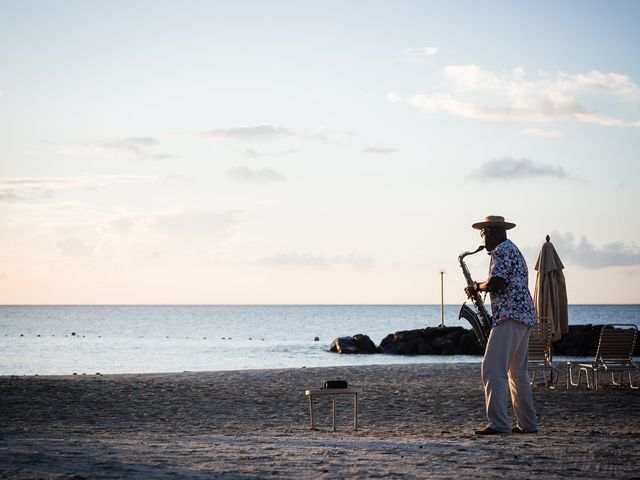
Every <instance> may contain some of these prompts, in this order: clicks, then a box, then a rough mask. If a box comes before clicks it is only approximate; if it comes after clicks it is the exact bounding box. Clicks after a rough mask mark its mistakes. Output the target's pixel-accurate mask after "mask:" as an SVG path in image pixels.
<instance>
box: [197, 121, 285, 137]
mask: <svg viewBox="0 0 640 480" xmlns="http://www.w3.org/2000/svg"><path fill="white" fill-rule="evenodd" d="M204 135H205V136H207V137H211V138H222V139H230V140H270V139H274V138H281V137H294V136H296V135H295V133H293V132H292V131H291V130H289V129H288V128H284V127H277V126H273V125H257V126H253V127H232V128H214V129H213V130H209V131H208V132H205V133H204Z"/></svg>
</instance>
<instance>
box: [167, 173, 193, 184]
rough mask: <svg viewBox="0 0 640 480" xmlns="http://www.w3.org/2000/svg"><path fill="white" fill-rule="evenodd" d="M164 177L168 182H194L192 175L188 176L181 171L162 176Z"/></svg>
mask: <svg viewBox="0 0 640 480" xmlns="http://www.w3.org/2000/svg"><path fill="white" fill-rule="evenodd" d="M164 179H165V180H167V181H169V182H175V183H196V181H195V180H194V179H193V177H190V176H188V175H183V174H181V173H174V174H171V175H167V176H166V177H164Z"/></svg>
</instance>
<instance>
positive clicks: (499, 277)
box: [465, 215, 538, 435]
mask: <svg viewBox="0 0 640 480" xmlns="http://www.w3.org/2000/svg"><path fill="white" fill-rule="evenodd" d="M472 227H473V228H475V229H477V230H480V235H481V237H482V238H483V240H484V246H485V248H486V249H487V251H488V252H489V253H490V255H491V260H490V263H489V277H488V278H487V280H486V281H484V282H480V283H478V282H474V283H472V284H470V285H468V286H467V287H466V288H465V293H466V294H467V296H468V297H472V296H473V294H474V293H476V292H489V296H490V298H491V312H492V318H493V325H492V328H491V333H490V334H489V338H488V340H487V346H486V349H485V353H484V359H483V361H482V384H483V386H484V394H485V403H486V412H487V420H488V421H489V425H488V426H487V427H486V428H484V429H483V430H478V431H476V432H475V433H476V435H495V434H508V433H537V431H538V424H537V420H536V415H535V411H534V408H533V394H532V392H531V384H530V382H529V373H528V370H527V360H528V351H529V334H530V333H531V327H533V326H535V324H536V314H535V308H534V305H533V300H532V299H531V293H530V292H529V286H528V278H529V273H528V270H527V264H526V262H525V260H524V257H523V256H522V254H521V253H520V250H518V247H516V245H515V244H514V243H513V242H511V240H508V239H507V230H509V229H511V228H513V227H515V224H514V223H509V222H505V220H504V217H500V216H493V215H492V216H488V217H486V219H485V221H483V222H478V223H474V224H473V225H472ZM508 391H510V393H511V402H512V404H513V411H514V413H515V416H516V421H517V423H516V425H515V426H514V427H512V426H511V422H510V421H509V418H508V416H507V403H508Z"/></svg>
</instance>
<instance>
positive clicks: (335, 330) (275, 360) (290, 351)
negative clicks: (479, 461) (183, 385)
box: [0, 305, 640, 375]
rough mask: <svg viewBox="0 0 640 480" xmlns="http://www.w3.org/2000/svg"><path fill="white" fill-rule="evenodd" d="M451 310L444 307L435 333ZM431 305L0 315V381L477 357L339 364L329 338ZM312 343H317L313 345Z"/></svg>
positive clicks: (349, 359)
mask: <svg viewBox="0 0 640 480" xmlns="http://www.w3.org/2000/svg"><path fill="white" fill-rule="evenodd" d="M459 309H460V305H446V306H445V317H444V324H445V325H446V326H459V325H460V326H464V327H465V328H470V327H469V325H468V323H467V322H466V321H465V320H458V310H459ZM440 323H441V313H440V305H117V306H114V305H90V306H85V305H55V306H47V305H42V306H31V305H29V306H10V305H4V306H0V375H70V374H73V373H76V374H78V375H82V374H87V375H93V374H96V373H101V374H111V373H155V372H183V371H212V370H243V369H263V368H302V367H327V366H341V365H363V364H385V363H422V362H424V363H435V362H438V363H439V362H454V361H455V362H479V361H480V357H477V356H469V357H467V356H450V357H447V356H397V355H382V354H376V355H339V354H335V353H331V352H329V345H330V343H331V341H332V340H333V339H335V338H337V337H341V336H347V335H355V334H357V333H363V334H366V335H369V337H370V338H371V339H372V340H373V342H374V343H375V344H376V345H378V344H379V343H380V341H381V340H382V339H383V338H384V337H385V336H386V335H387V334H389V333H393V332H396V331H399V330H411V329H417V328H424V327H427V326H431V327H435V326H439V325H440ZM614 323H632V324H635V325H638V326H640V305H570V306H569V324H570V325H578V324H594V325H596V324H614ZM316 339H317V340H316Z"/></svg>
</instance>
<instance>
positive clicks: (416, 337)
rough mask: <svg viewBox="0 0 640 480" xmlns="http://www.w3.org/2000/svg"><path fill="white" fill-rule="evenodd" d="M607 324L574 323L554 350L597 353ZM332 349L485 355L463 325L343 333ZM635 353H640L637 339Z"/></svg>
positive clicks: (587, 354)
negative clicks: (376, 334) (376, 338)
mask: <svg viewBox="0 0 640 480" xmlns="http://www.w3.org/2000/svg"><path fill="white" fill-rule="evenodd" d="M603 326H604V325H570V326H569V333H568V334H567V335H565V336H564V337H563V338H562V339H561V340H559V341H557V342H554V343H553V354H554V355H563V356H569V357H594V356H595V354H596V351H597V349H598V340H599V338H600V331H601V330H602V327H603ZM329 349H330V350H331V351H332V352H336V353H343V354H363V353H365V354H372V353H386V354H390V355H482V353H483V350H482V347H481V346H480V344H479V343H478V340H477V339H476V336H475V334H474V333H473V330H471V329H466V328H463V327H427V328H421V329H417V330H402V331H398V332H395V333H390V334H389V335H387V336H386V337H385V338H383V339H382V341H381V342H380V344H379V345H376V344H375V343H374V342H373V341H372V340H371V339H370V338H369V337H368V336H367V335H364V334H356V335H353V336H348V337H339V338H336V339H335V340H334V341H333V342H331V346H330V347H329ZM634 355H635V356H640V340H638V339H636V346H635V353H634Z"/></svg>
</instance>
